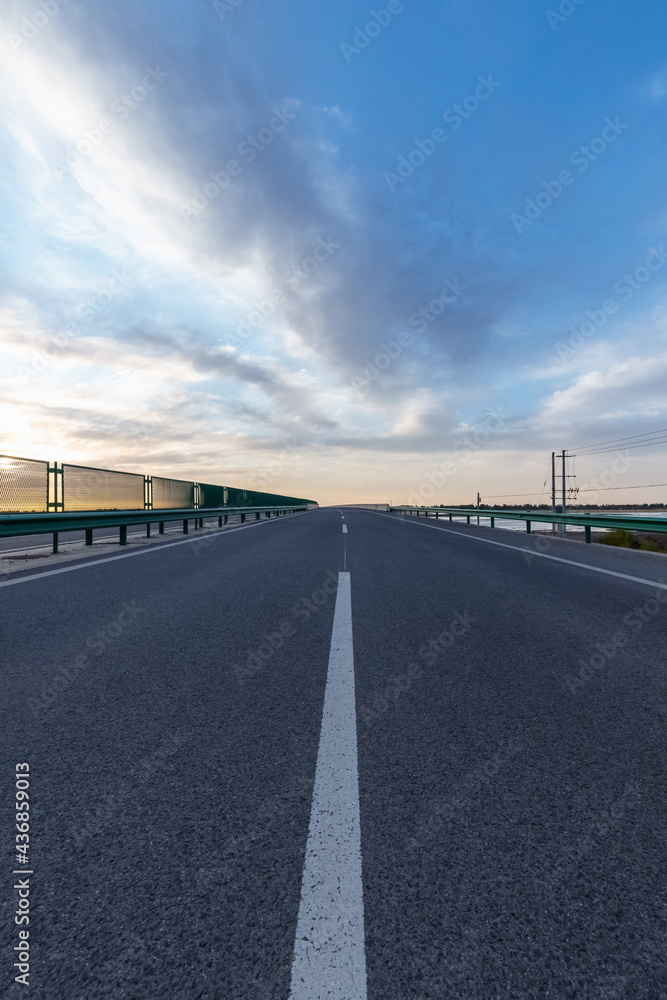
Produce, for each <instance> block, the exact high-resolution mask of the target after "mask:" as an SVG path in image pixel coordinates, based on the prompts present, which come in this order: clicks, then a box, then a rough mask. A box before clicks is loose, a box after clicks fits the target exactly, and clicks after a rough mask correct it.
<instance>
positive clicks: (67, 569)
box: [0, 510, 310, 587]
mask: <svg viewBox="0 0 667 1000" xmlns="http://www.w3.org/2000/svg"><path fill="white" fill-rule="evenodd" d="M309 513H310V511H308V510H304V511H300V512H299V513H298V514H293V515H291V517H300V516H301V515H303V514H309ZM291 517H290V519H291ZM285 520H288V518H285V517H283V518H280V517H270V518H265V519H263V520H261V521H253V522H252V523H251V524H239V525H238V527H235V528H228V529H227V530H226V531H224V530H222V529H221V530H220V531H214V532H210V533H209V534H208V535H198V536H197V535H195V536H190V538H183V539H182V540H181V541H178V542H167V543H166V544H163V545H156V546H155V548H152V547H151V548H146V549H139V551H138V552H123V553H121V555H118V556H105V557H103V558H102V559H88V560H87V561H86V562H83V563H77V565H76V566H62V567H61V568H60V569H47V570H45V571H44V572H43V573H31V575H30V576H22V577H20V578H19V579H18V580H3V581H2V582H1V583H0V587H14V586H16V585H17V584H19V583H30V582H31V581H32V580H42V579H43V578H44V577H45V576H57V575H58V574H59V573H73V572H74V571H75V570H77V569H88V567H89V566H101V565H102V563H108V562H116V560H117V559H132V558H133V557H134V556H149V555H152V554H153V553H155V552H164V550H165V549H173V547H174V546H175V545H192V544H193V543H194V542H198V541H200V540H203V539H204V538H211V539H213V538H227V537H228V536H229V535H233V534H234V532H236V531H243V530H244V529H245V528H256V527H259V525H262V524H276V523H277V522H278V521H280V523H281V524H282V523H283V522H284V521H285ZM156 523H157V522H156Z"/></svg>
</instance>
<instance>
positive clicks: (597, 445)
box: [573, 427, 667, 454]
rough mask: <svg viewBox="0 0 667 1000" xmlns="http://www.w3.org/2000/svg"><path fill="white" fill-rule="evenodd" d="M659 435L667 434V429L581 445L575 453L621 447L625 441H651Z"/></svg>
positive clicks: (575, 449)
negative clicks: (607, 446)
mask: <svg viewBox="0 0 667 1000" xmlns="http://www.w3.org/2000/svg"><path fill="white" fill-rule="evenodd" d="M657 434H667V427H663V428H661V429H659V430H656V431H644V432H643V433H642V434H630V435H629V436H628V437H621V438H611V440H610V441H597V442H595V443H594V444H585V445H581V446H580V447H579V448H574V449H573V451H574V452H578V453H579V454H581V453H582V452H589V451H590V449H593V448H604V447H605V446H606V445H609V444H612V445H618V446H621V445H623V442H625V441H637V440H638V439H639V438H643V439H650V438H654V437H655V436H656V435H657ZM630 447H632V446H630ZM612 450H613V449H612Z"/></svg>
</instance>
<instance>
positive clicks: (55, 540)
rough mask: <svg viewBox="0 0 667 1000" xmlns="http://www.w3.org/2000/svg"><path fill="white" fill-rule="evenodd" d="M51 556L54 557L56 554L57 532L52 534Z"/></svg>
mask: <svg viewBox="0 0 667 1000" xmlns="http://www.w3.org/2000/svg"><path fill="white" fill-rule="evenodd" d="M53 554H54V556H55V555H57V554H58V532H57V531H54V532H53Z"/></svg>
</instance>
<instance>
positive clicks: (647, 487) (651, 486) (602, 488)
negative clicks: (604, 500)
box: [579, 483, 667, 493]
mask: <svg viewBox="0 0 667 1000" xmlns="http://www.w3.org/2000/svg"><path fill="white" fill-rule="evenodd" d="M656 486H667V483H645V484H644V485H643V486H600V487H599V488H598V489H597V490H592V489H591V490H580V491H579V492H580V493H602V492H603V491H606V490H652V489H654V488H655V487H656Z"/></svg>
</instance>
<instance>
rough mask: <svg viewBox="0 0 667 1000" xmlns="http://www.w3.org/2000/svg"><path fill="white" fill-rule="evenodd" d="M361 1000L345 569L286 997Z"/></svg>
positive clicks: (354, 751) (363, 987) (353, 715)
mask: <svg viewBox="0 0 667 1000" xmlns="http://www.w3.org/2000/svg"><path fill="white" fill-rule="evenodd" d="M319 998H322V1000H324V998H326V1000H366V946H365V939H364V897H363V888H362V881H361V826H360V819H359V771H358V765H357V718H356V711H355V701H354V654H353V648H352V601H351V591H350V574H349V573H339V574H338V591H337V594H336V609H335V612H334V622H333V631H332V634H331V649H330V653H329V668H328V671H327V686H326V691H325V694H324V711H323V713H322V728H321V730H320V745H319V750H318V753H317V767H316V771H315V787H314V789H313V803H312V806H311V812H310V826H309V828H308V842H307V844H306V861H305V865H304V869H303V882H302V885H301V903H300V905H299V919H298V923H297V928H296V940H295V943H294V960H293V963H292V985H291V989H290V1000H319Z"/></svg>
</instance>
